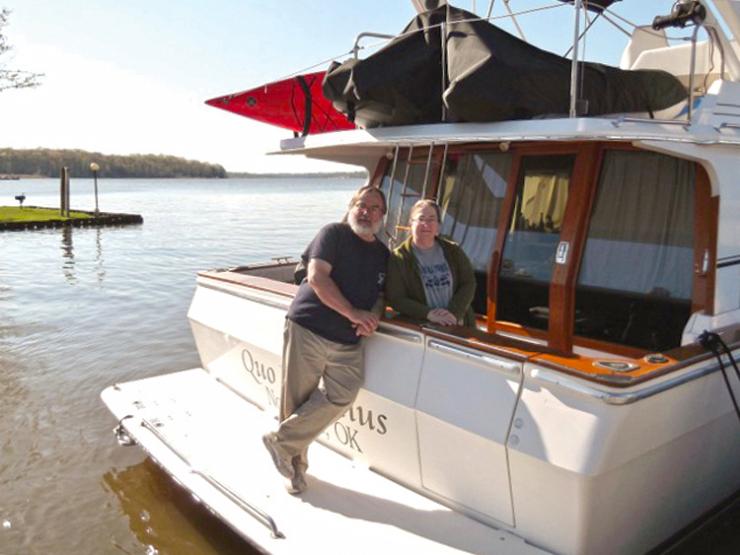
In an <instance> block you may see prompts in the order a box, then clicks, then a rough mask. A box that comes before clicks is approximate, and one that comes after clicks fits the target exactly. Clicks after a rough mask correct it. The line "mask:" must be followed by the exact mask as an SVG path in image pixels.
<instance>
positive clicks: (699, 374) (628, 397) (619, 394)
mask: <svg viewBox="0 0 740 555" xmlns="http://www.w3.org/2000/svg"><path fill="white" fill-rule="evenodd" d="M718 370H719V366H718V365H713V366H711V365H710V366H703V367H701V368H696V369H694V370H691V371H689V372H687V373H684V374H680V375H677V376H675V377H673V378H669V379H667V380H665V381H662V382H660V383H649V384H647V385H645V386H644V387H641V388H640V389H635V390H632V391H608V390H606V389H601V388H598V387H594V386H591V385H586V384H583V383H579V382H577V381H576V380H574V379H571V378H568V377H566V376H564V375H563V374H561V373H560V372H557V371H553V370H545V369H542V368H534V369H532V372H531V374H532V378H534V379H536V380H539V381H541V382H545V383H548V384H551V385H557V386H559V387H562V388H564V389H568V390H570V391H573V392H575V393H579V394H581V395H585V396H587V397H592V398H594V399H598V400H600V401H603V402H604V403H606V404H608V405H629V404H632V403H635V402H637V401H640V400H642V399H647V398H648V397H652V396H654V395H657V394H659V393H663V392H664V391H668V390H669V389H672V388H674V387H678V386H679V385H683V384H685V383H689V382H692V381H694V380H698V379H699V378H703V377H704V376H707V375H709V374H713V373H714V372H717V371H718ZM525 383H526V382H525Z"/></svg>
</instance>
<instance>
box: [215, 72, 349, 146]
mask: <svg viewBox="0 0 740 555" xmlns="http://www.w3.org/2000/svg"><path fill="white" fill-rule="evenodd" d="M325 73H326V72H324V71H319V72H316V73H307V74H305V75H298V76H296V77H291V78H290V79H284V80H282V81H276V82H274V83H268V84H266V85H261V86H259V87H257V88H254V89H250V90H248V91H243V92H239V93H233V94H227V95H226V96H219V97H217V98H212V99H210V100H206V104H208V105H210V106H214V107H216V108H221V109H222V110H228V111H229V112H233V113H235V114H239V115H240V116H244V117H247V118H251V119H255V120H257V121H261V122H264V123H269V124H271V125H277V126H278V127H284V128H285V129H290V130H291V131H293V132H295V133H300V134H302V135H308V134H317V133H327V132H329V131H340V130H343V129H354V128H355V124H354V123H352V122H351V121H349V120H348V119H347V116H345V115H344V114H342V113H341V112H339V111H337V110H335V109H334V107H333V106H332V103H331V101H330V100H328V99H327V98H326V97H324V93H323V92H322V90H321V83H322V82H323V80H324V75H325Z"/></svg>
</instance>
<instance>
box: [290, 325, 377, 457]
mask: <svg viewBox="0 0 740 555" xmlns="http://www.w3.org/2000/svg"><path fill="white" fill-rule="evenodd" d="M363 379H364V372H363V347H362V341H361V342H360V343H358V344H357V345H345V344H343V343H337V342H335V341H329V340H328V339H324V338H323V337H321V336H320V335H317V334H315V333H313V332H312V331H309V330H307V329H306V328H304V327H303V326H300V325H298V324H296V323H295V322H293V321H291V320H288V319H287V318H286V320H285V332H284V334H283V387H282V395H281V403H280V428H279V429H278V431H277V439H278V441H279V442H280V445H281V446H282V447H283V448H284V449H285V451H287V452H288V453H289V454H291V455H292V456H293V465H294V466H298V467H302V468H303V470H304V471H305V469H306V468H308V459H307V456H306V454H307V451H308V446H309V445H310V444H311V442H312V441H313V440H314V439H316V438H317V437H318V436H319V435H320V434H321V432H323V431H324V429H325V428H326V427H327V426H329V425H330V424H331V423H332V422H334V421H335V420H336V419H338V418H339V417H340V416H342V414H344V412H345V411H346V410H347V409H348V408H349V407H350V405H351V404H352V402H353V401H354V400H355V398H356V397H357V392H358V391H359V389H360V386H362V382H363Z"/></svg>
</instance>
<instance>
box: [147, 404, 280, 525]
mask: <svg viewBox="0 0 740 555" xmlns="http://www.w3.org/2000/svg"><path fill="white" fill-rule="evenodd" d="M141 427H142V428H144V429H145V430H147V431H149V432H151V433H152V434H153V435H154V436H155V437H156V438H157V439H158V440H159V441H160V442H161V443H162V444H163V445H164V446H165V447H167V449H169V450H170V451H171V452H172V453H173V454H174V455H175V456H176V457H177V458H178V459H180V460H181V461H182V463H183V464H185V465H186V466H187V467H188V469H189V470H190V472H191V473H193V474H195V475H197V476H200V477H201V478H203V479H204V480H205V481H206V482H208V483H209V484H210V485H211V486H213V487H214V488H216V489H217V490H218V491H219V492H220V493H222V494H223V495H225V496H226V497H227V498H228V499H229V500H230V501H232V502H233V503H235V504H236V505H238V506H239V507H240V508H242V509H244V510H245V511H247V512H248V513H249V514H251V515H252V516H253V517H254V518H255V519H256V520H257V521H258V522H260V523H261V524H263V525H264V526H265V527H267V528H269V529H270V531H271V532H272V537H273V538H276V539H277V538H284V537H285V535H284V534H283V533H282V532H281V531H280V530H278V528H277V524H276V523H275V519H273V518H272V517H271V516H270V515H269V514H267V513H266V512H265V511H263V510H262V509H260V508H259V507H255V506H254V505H252V504H250V503H248V502H247V501H245V500H244V499H242V498H241V497H239V495H237V494H236V493H235V492H234V491H233V490H232V489H231V488H229V487H228V486H226V485H224V484H223V483H221V482H220V481H218V480H217V479H216V478H214V477H213V476H211V475H210V474H208V473H207V472H204V471H202V470H199V469H197V468H194V467H193V465H192V464H191V463H190V461H189V460H188V458H187V457H186V456H185V455H184V454H183V453H182V452H181V451H180V450H179V449H177V448H176V447H175V446H174V445H172V444H171V443H170V442H169V441H167V438H166V437H165V436H164V435H163V434H162V433H161V432H160V431H159V429H158V428H157V426H155V425H154V424H152V423H151V422H149V420H147V419H146V418H142V419H141Z"/></svg>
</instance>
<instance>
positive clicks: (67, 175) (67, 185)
mask: <svg viewBox="0 0 740 555" xmlns="http://www.w3.org/2000/svg"><path fill="white" fill-rule="evenodd" d="M65 169H66V170H67V171H66V172H65V176H64V177H65V182H66V183H65V185H64V192H65V194H66V195H67V202H66V204H65V206H66V207H67V213H66V214H65V216H67V217H68V218H69V205H70V202H69V168H65Z"/></svg>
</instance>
